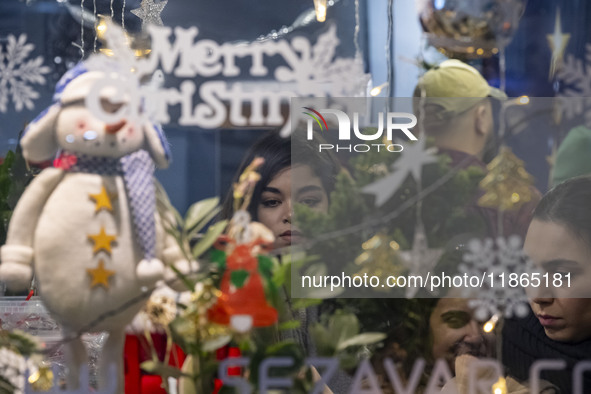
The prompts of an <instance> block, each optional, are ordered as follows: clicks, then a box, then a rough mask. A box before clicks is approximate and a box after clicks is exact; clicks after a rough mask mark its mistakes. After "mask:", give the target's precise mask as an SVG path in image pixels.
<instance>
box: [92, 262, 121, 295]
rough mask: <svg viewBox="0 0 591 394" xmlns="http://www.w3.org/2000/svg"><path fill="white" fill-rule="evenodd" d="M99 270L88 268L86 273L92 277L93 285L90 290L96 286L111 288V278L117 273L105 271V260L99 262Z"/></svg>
mask: <svg viewBox="0 0 591 394" xmlns="http://www.w3.org/2000/svg"><path fill="white" fill-rule="evenodd" d="M98 264H99V265H98V267H97V268H87V269H86V272H88V274H89V275H90V276H92V283H91V284H90V288H93V287H96V286H104V287H105V288H106V289H108V288H109V278H110V277H111V276H113V275H115V271H111V270H107V269H105V262H104V261H103V260H99V263H98Z"/></svg>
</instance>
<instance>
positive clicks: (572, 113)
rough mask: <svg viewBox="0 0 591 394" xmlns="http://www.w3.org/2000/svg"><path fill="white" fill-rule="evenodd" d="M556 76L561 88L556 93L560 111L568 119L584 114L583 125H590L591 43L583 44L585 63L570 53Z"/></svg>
mask: <svg viewBox="0 0 591 394" xmlns="http://www.w3.org/2000/svg"><path fill="white" fill-rule="evenodd" d="M556 75H557V78H558V79H559V80H560V81H561V82H562V84H563V88H562V89H561V92H559V93H558V94H557V97H559V98H560V100H561V103H562V105H561V111H562V112H563V114H565V115H566V117H567V118H568V119H573V118H574V117H576V116H578V115H581V114H584V118H585V125H586V126H587V127H591V44H587V45H586V46H585V64H584V65H583V61H582V60H581V59H577V58H575V57H574V56H573V55H572V54H571V55H568V56H567V57H566V60H565V61H564V63H563V64H562V66H561V67H560V68H559V69H558V72H557V74H556Z"/></svg>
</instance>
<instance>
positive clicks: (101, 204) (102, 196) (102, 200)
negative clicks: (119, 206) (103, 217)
mask: <svg viewBox="0 0 591 394" xmlns="http://www.w3.org/2000/svg"><path fill="white" fill-rule="evenodd" d="M89 196H90V198H91V199H92V200H94V202H95V203H96V206H95V208H94V211H95V212H98V211H100V210H101V209H106V210H107V211H109V212H113V206H112V205H111V199H110V198H109V195H108V194H107V189H106V188H105V186H104V185H103V186H101V192H100V193H98V194H90V195H89Z"/></svg>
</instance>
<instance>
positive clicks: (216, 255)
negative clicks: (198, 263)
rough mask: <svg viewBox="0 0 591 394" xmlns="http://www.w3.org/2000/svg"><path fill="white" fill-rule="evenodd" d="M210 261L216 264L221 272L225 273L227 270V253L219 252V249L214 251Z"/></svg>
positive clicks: (210, 255) (210, 254)
mask: <svg viewBox="0 0 591 394" xmlns="http://www.w3.org/2000/svg"><path fill="white" fill-rule="evenodd" d="M209 260H210V261H211V262H212V263H215V264H216V265H217V266H218V268H219V270H220V271H223V270H225V269H226V252H224V251H223V250H219V249H215V248H214V249H212V250H211V251H210V252H209Z"/></svg>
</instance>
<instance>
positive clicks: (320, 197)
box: [257, 165, 328, 248]
mask: <svg viewBox="0 0 591 394" xmlns="http://www.w3.org/2000/svg"><path fill="white" fill-rule="evenodd" d="M294 203H299V204H304V205H307V206H308V207H310V208H312V209H314V210H315V211H318V212H322V213H326V212H327V211H328V195H327V194H326V191H325V190H324V187H323V186H322V182H321V180H320V178H319V177H318V176H316V174H315V173H314V171H313V170H312V168H311V167H310V166H308V165H297V166H294V167H288V168H286V169H284V170H282V171H280V172H279V173H278V174H277V175H275V176H274V177H273V179H271V182H269V184H268V185H267V187H265V188H264V189H263V192H262V195H261V200H260V203H259V206H258V208H257V216H258V221H259V222H261V223H262V224H264V225H265V226H267V227H268V228H269V229H270V230H271V231H272V232H273V235H275V243H274V247H276V248H279V247H284V246H288V245H291V244H295V243H298V242H299V241H301V239H302V234H301V233H300V232H299V231H298V230H297V229H296V228H294V227H293V226H292V225H291V222H292V215H293V204H294Z"/></svg>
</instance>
